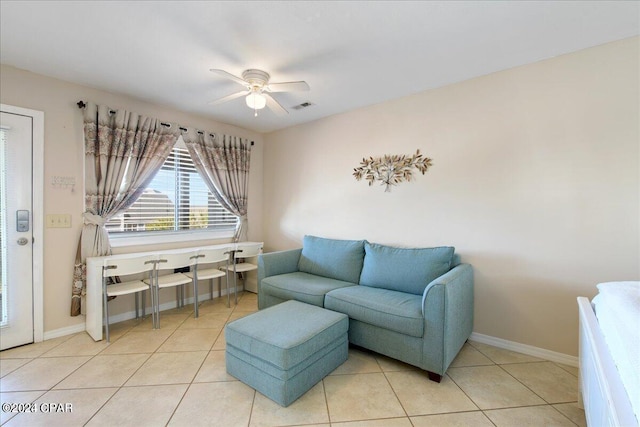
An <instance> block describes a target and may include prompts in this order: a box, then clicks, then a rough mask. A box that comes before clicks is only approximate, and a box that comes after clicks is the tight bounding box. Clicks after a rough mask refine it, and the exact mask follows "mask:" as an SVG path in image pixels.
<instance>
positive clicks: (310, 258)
mask: <svg viewBox="0 0 640 427" xmlns="http://www.w3.org/2000/svg"><path fill="white" fill-rule="evenodd" d="M287 300H297V301H302V302H305V303H308V304H313V305H316V306H319V307H324V308H326V309H329V310H334V311H338V312H341V313H344V314H347V315H348V316H349V342H350V343H352V344H355V345H357V346H360V347H364V348H367V349H369V350H372V351H374V352H377V353H380V354H384V355H386V356H389V357H392V358H394V359H397V360H401V361H403V362H405V363H408V364H411V365H414V366H417V367H419V368H421V369H423V370H425V371H427V372H428V375H429V378H430V379H431V380H433V381H437V382H440V380H441V378H442V375H444V373H445V372H446V370H447V368H448V367H449V365H450V364H451V362H452V361H453V359H454V358H455V357H456V355H457V354H458V352H459V351H460V349H461V348H462V345H463V344H464V342H465V341H466V340H467V339H468V338H469V336H470V335H471V332H472V330H473V269H472V267H471V265H469V264H463V263H460V258H459V257H458V256H457V255H456V254H454V248H453V247H436V248H397V247H392V246H385V245H380V244H375V243H369V242H367V241H366V240H336V239H326V238H321V237H316V236H305V237H304V239H303V247H302V248H300V249H292V250H287V251H280V252H271V253H265V254H262V255H260V256H259V258H258V307H259V308H260V309H264V308H267V307H270V306H272V305H275V304H279V303H281V302H283V301H287ZM292 320H293V319H292Z"/></svg>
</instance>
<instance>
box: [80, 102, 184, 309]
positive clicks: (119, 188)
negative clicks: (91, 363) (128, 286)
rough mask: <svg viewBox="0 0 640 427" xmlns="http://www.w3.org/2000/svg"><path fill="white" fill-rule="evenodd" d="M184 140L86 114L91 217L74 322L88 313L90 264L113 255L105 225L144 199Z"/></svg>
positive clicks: (117, 118) (148, 126)
mask: <svg viewBox="0 0 640 427" xmlns="http://www.w3.org/2000/svg"><path fill="white" fill-rule="evenodd" d="M179 135H180V129H179V126H177V125H175V124H174V125H171V126H165V125H162V124H161V123H160V121H158V120H157V119H152V118H149V117H145V116H141V115H138V114H136V113H132V112H129V111H124V110H117V111H111V110H110V109H109V108H108V107H107V106H105V105H95V104H93V103H88V105H87V106H86V107H85V109H84V147H85V177H84V183H85V212H84V214H83V217H84V226H83V227H82V234H81V235H80V241H79V243H78V251H77V253H76V263H75V268H74V272H73V289H72V298H71V316H77V315H79V314H81V312H82V303H81V301H82V296H83V295H84V294H85V291H86V265H85V262H86V259H87V258H88V257H96V256H104V255H110V254H111V245H110V244H109V234H108V233H107V230H106V228H105V224H106V223H107V221H109V220H110V219H111V218H112V217H113V216H115V215H116V214H118V213H119V212H121V211H123V210H125V209H127V208H128V207H129V206H131V205H132V204H133V202H135V201H136V199H137V198H138V197H139V196H140V194H142V192H143V191H144V189H145V188H146V186H147V185H148V184H149V182H151V180H152V179H153V177H154V176H155V174H156V173H157V172H158V170H159V169H160V167H161V166H162V164H163V163H164V161H165V160H166V159H167V157H168V156H169V153H170V152H171V150H172V148H173V146H174V145H175V142H176V141H177V139H178V136H179Z"/></svg>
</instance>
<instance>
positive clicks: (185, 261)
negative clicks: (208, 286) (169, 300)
mask: <svg viewBox="0 0 640 427" xmlns="http://www.w3.org/2000/svg"><path fill="white" fill-rule="evenodd" d="M197 255H198V253H197V251H186V252H178V253H166V254H159V255H156V260H157V265H156V269H155V277H154V279H153V280H149V279H147V280H145V281H144V282H145V283H147V284H151V283H153V290H152V292H154V293H155V307H154V310H155V313H156V317H155V324H154V328H155V329H160V289H164V288H169V287H175V288H176V300H177V301H176V306H177V308H180V307H181V306H182V305H184V303H183V301H184V297H182V298H181V297H180V291H181V290H182V289H180V288H178V287H182V285H185V284H187V283H190V282H192V281H193V280H192V278H191V277H189V276H187V275H186V274H185V273H175V272H174V273H170V274H165V275H162V276H161V275H159V274H158V273H159V272H160V271H162V270H175V269H179V268H185V267H191V266H193V265H195V263H196V256H197Z"/></svg>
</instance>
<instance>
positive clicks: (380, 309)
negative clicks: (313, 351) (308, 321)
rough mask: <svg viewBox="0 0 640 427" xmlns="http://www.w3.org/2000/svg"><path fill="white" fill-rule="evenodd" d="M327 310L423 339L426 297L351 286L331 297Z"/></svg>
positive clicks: (334, 293)
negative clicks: (423, 302) (423, 304)
mask: <svg viewBox="0 0 640 427" xmlns="http://www.w3.org/2000/svg"><path fill="white" fill-rule="evenodd" d="M324 306H325V308H328V309H330V310H335V311H338V312H340V313H344V314H346V315H348V316H349V317H350V318H351V319H355V320H359V321H361V322H365V323H368V324H370V325H374V326H379V327H381V328H384V329H389V330H392V331H396V332H400V333H402V334H405V335H410V336H412V337H422V335H423V332H424V317H423V316H422V296H421V295H413V294H408V293H405V292H397V291H391V290H388V289H379V288H370V287H367V286H351V287H348V288H341V289H334V290H332V291H330V292H329V293H327V295H326V296H325V299H324Z"/></svg>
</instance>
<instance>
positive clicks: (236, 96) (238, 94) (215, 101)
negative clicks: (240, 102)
mask: <svg viewBox="0 0 640 427" xmlns="http://www.w3.org/2000/svg"><path fill="white" fill-rule="evenodd" d="M248 94H249V91H248V90H243V91H240V92H236V93H232V94H231V95H227V96H225V97H224V98H220V99H216V100H213V101H209V102H208V104H209V105H218V104H222V103H223V102H227V101H231V100H232V99H236V98H240V97H241V96H243V95H248Z"/></svg>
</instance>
